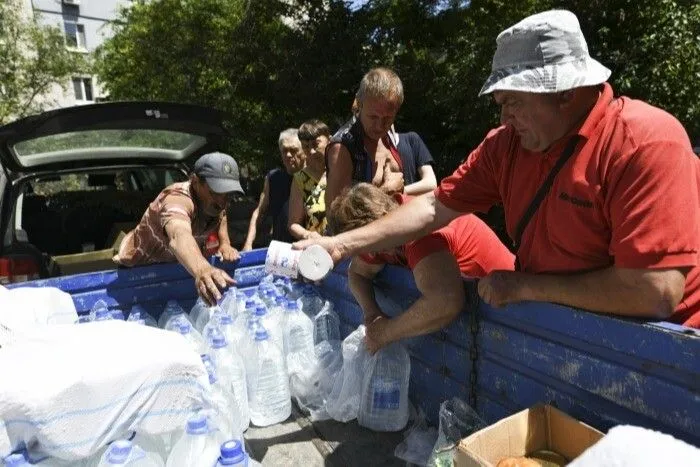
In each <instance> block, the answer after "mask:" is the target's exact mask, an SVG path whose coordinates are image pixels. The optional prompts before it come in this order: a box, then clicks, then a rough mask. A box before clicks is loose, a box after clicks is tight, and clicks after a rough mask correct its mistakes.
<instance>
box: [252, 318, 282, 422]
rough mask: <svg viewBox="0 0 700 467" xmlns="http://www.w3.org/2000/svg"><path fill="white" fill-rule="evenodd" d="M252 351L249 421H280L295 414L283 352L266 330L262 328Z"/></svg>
mask: <svg viewBox="0 0 700 467" xmlns="http://www.w3.org/2000/svg"><path fill="white" fill-rule="evenodd" d="M252 353H253V355H252V358H253V361H252V365H251V369H252V371H251V372H249V373H248V401H249V404H250V421H251V422H252V423H253V424H255V425H257V426H269V425H274V424H275V423H280V422H282V421H284V420H286V419H287V418H289V416H290V415H291V413H292V401H291V398H290V393H289V378H288V377H287V372H286V370H285V366H284V360H283V357H282V352H281V351H280V349H279V348H277V346H275V345H274V344H272V343H271V342H270V341H269V339H268V334H267V331H265V330H264V329H259V330H258V331H257V332H256V333H255V345H254V347H253V352H252Z"/></svg>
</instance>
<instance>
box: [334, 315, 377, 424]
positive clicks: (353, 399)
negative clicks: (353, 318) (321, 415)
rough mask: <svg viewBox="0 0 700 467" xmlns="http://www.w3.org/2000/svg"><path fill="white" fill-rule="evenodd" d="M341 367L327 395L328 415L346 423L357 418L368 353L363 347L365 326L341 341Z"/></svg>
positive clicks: (361, 326)
mask: <svg viewBox="0 0 700 467" xmlns="http://www.w3.org/2000/svg"><path fill="white" fill-rule="evenodd" d="M342 350H343V367H342V369H341V370H340V373H339V374H338V376H337V378H336V380H335V384H334V385H333V391H332V392H331V394H330V395H329V396H328V400H327V402H326V410H327V411H328V415H329V416H330V417H331V418H332V419H333V420H337V421H339V422H343V423H347V422H349V421H350V420H353V419H355V418H357V412H358V410H359V409H360V395H361V393H362V376H363V374H364V367H365V362H366V360H367V358H368V357H369V354H368V353H367V350H366V349H365V327H364V326H363V325H360V326H359V327H358V328H357V329H356V330H355V331H353V332H352V333H351V334H350V335H349V336H348V337H346V338H345V340H344V341H343V346H342Z"/></svg>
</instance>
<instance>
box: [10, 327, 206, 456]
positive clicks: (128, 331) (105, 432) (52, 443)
mask: <svg viewBox="0 0 700 467" xmlns="http://www.w3.org/2000/svg"><path fill="white" fill-rule="evenodd" d="M0 368H2V378H0V456H6V455H8V454H9V453H10V452H12V451H13V450H15V449H17V448H18V447H19V446H20V445H21V444H22V443H25V444H26V445H27V446H28V447H29V448H30V449H31V450H33V451H35V452H39V453H43V454H46V455H51V456H55V457H58V458H61V459H65V460H77V459H82V458H85V457H88V456H90V455H91V454H94V453H95V452H97V451H98V450H99V449H100V447H102V446H104V445H105V444H107V443H108V442H110V441H113V440H115V439H118V438H120V437H124V436H125V435H126V434H128V433H130V432H132V431H138V432H141V433H144V434H150V435H158V434H162V433H166V432H169V431H172V430H174V429H177V428H180V427H182V426H184V424H185V422H186V420H187V417H188V416H189V415H190V413H191V411H192V410H194V409H196V408H199V407H202V406H204V396H203V394H204V393H205V391H207V390H208V386H209V381H208V376H207V372H206V370H205V369H204V365H203V364H202V361H201V359H200V356H199V355H198V354H197V353H195V352H193V351H192V350H191V349H190V347H189V346H188V345H187V342H186V341H185V339H183V338H182V336H180V335H178V334H176V333H172V332H167V331H162V330H159V329H155V328H151V327H147V326H139V325H137V324H134V323H127V322H124V321H115V320H111V321H101V322H95V323H86V324H81V325H76V326H52V327H46V328H43V329H39V330H36V331H35V332H34V333H33V334H31V335H28V336H26V338H24V339H22V340H21V341H17V342H16V343H15V344H14V345H12V346H10V347H8V348H6V349H2V351H0Z"/></svg>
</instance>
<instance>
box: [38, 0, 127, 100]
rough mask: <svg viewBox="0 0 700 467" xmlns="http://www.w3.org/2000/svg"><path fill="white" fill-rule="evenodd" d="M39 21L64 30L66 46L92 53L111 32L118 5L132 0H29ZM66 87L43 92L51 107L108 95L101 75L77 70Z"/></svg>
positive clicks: (57, 87)
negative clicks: (102, 83)
mask: <svg viewBox="0 0 700 467" xmlns="http://www.w3.org/2000/svg"><path fill="white" fill-rule="evenodd" d="M27 1H28V2H30V7H31V11H32V13H33V14H34V17H35V18H36V20H37V21H38V22H39V23H40V24H46V25H50V26H56V27H58V28H59V29H60V30H61V31H63V34H64V37H65V41H66V47H67V48H68V49H69V50H71V51H73V52H74V53H79V54H89V53H91V52H94V50H95V49H96V48H97V47H98V46H99V45H100V44H102V43H103V42H104V41H105V40H106V39H107V38H109V37H110V36H111V35H112V28H111V22H112V21H113V20H115V19H116V18H117V14H118V12H119V9H120V8H122V7H127V6H129V5H130V4H131V2H132V0H27ZM64 85H65V87H64V88H62V87H61V86H54V87H53V89H52V90H51V92H49V93H48V94H47V95H45V96H42V99H44V100H45V101H46V104H47V106H49V107H51V108H56V107H69V106H73V105H81V104H90V103H93V102H99V101H100V100H101V99H103V98H104V97H105V94H104V90H103V89H102V87H101V86H100V81H99V78H98V77H97V76H95V75H86V74H82V73H76V74H75V75H73V76H72V77H71V78H70V82H67V83H64Z"/></svg>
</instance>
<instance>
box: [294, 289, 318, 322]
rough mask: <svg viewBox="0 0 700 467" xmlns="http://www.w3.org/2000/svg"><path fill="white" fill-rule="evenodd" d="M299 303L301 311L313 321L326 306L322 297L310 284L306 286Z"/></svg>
mask: <svg viewBox="0 0 700 467" xmlns="http://www.w3.org/2000/svg"><path fill="white" fill-rule="evenodd" d="M297 303H298V304H299V309H300V310H301V311H303V312H304V314H305V315H306V316H308V317H309V318H311V319H314V316H316V315H317V314H318V312H319V311H321V309H322V308H323V304H324V302H323V299H322V298H321V296H320V295H318V294H317V293H316V290H315V289H314V287H313V285H310V284H305V285H304V288H303V291H302V294H301V297H299V299H298V300H297Z"/></svg>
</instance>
